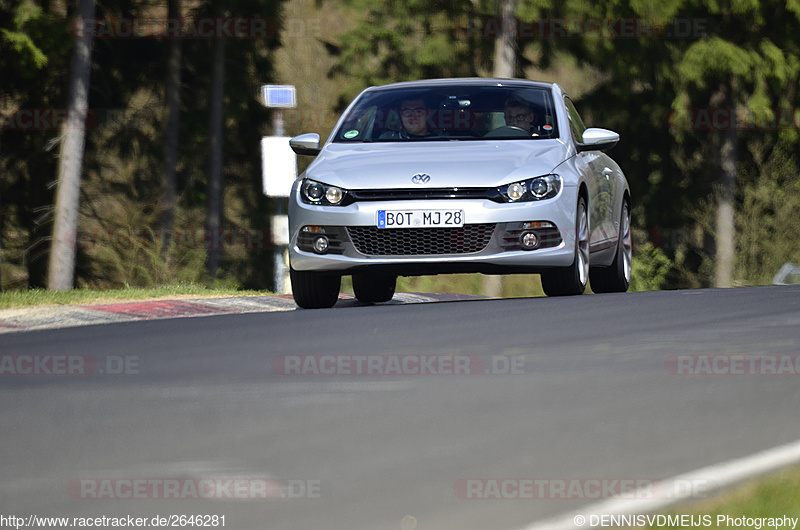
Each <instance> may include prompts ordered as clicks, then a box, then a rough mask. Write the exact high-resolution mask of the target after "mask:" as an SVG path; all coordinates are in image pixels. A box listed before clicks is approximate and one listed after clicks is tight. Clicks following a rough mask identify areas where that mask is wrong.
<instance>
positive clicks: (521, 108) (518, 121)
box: [503, 96, 539, 136]
mask: <svg viewBox="0 0 800 530" xmlns="http://www.w3.org/2000/svg"><path fill="white" fill-rule="evenodd" d="M503 114H504V116H505V119H506V125H508V126H511V127H519V128H520V129H523V130H525V131H527V132H529V133H531V136H539V133H537V132H536V131H535V126H534V125H533V122H534V120H535V119H536V114H535V113H534V112H533V106H532V105H531V104H530V103H529V102H527V101H526V100H524V99H522V98H521V97H519V96H511V97H510V98H508V99H507V100H506V104H505V108H504V111H503Z"/></svg>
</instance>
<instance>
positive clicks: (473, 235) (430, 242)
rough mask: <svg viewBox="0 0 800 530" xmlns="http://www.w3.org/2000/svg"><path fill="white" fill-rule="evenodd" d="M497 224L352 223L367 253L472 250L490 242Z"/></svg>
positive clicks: (354, 234) (352, 230)
mask: <svg viewBox="0 0 800 530" xmlns="http://www.w3.org/2000/svg"><path fill="white" fill-rule="evenodd" d="M494 227H495V225H494V224H479V225H464V226H463V227H460V228H377V227H374V226H349V227H347V232H348V233H349V234H350V239H352V241H353V245H354V246H355V248H356V250H357V251H358V252H360V253H361V254H364V255H367V256H423V255H430V256H435V255H447V254H470V253H474V252H480V251H482V250H483V249H485V248H486V245H488V244H489V240H490V239H491V238H492V233H493V232H494Z"/></svg>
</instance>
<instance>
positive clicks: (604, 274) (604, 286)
mask: <svg viewBox="0 0 800 530" xmlns="http://www.w3.org/2000/svg"><path fill="white" fill-rule="evenodd" d="M632 242H633V237H632V235H631V211H630V207H629V206H628V203H627V202H623V203H622V217H621V219H620V223H619V238H618V240H617V254H616V256H614V262H613V263H612V264H611V265H610V266H609V267H604V268H602V269H601V268H598V269H592V270H591V271H590V272H589V279H590V280H591V282H592V291H594V292H595V293H624V292H625V291H627V290H628V286H629V285H630V284H631V266H632V263H633V261H632V260H633V244H632Z"/></svg>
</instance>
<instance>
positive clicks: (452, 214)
mask: <svg viewBox="0 0 800 530" xmlns="http://www.w3.org/2000/svg"><path fill="white" fill-rule="evenodd" d="M460 226H464V210H378V228H437V227H438V228H441V227H445V228H457V227H460Z"/></svg>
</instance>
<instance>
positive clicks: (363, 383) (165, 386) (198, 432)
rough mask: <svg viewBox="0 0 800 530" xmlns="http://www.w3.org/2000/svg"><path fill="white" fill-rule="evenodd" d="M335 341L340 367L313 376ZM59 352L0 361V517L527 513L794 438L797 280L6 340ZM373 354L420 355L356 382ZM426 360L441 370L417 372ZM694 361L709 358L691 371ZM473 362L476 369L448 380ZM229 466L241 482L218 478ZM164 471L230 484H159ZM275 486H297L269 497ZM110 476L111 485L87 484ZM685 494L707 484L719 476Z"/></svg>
mask: <svg viewBox="0 0 800 530" xmlns="http://www.w3.org/2000/svg"><path fill="white" fill-rule="evenodd" d="M322 354H329V355H331V356H333V357H330V358H329V359H334V364H333V365H331V364H328V365H326V366H327V367H328V368H330V367H331V366H334V369H333V372H334V373H333V374H331V375H316V374H315V373H314V369H315V368H314V366H316V368H317V369H321V368H320V367H321V366H322V365H321V364H320V363H321V361H322V358H321V357H320V355H322ZM59 355H62V356H72V357H75V356H80V359H81V363H83V364H82V365H81V366H82V370H79V371H78V373H72V374H71V375H70V374H68V375H32V374H19V373H18V374H16V375H14V374H10V373H9V365H7V364H6V369H5V372H4V374H5V375H3V376H0V403H2V408H1V409H0V429H2V443H1V444H0V461H2V462H3V472H2V474H0V510H2V512H3V513H5V514H14V515H17V516H24V517H27V516H28V515H30V514H35V515H41V516H45V515H47V516H63V517H100V516H107V517H112V516H127V515H131V516H133V517H146V518H148V520H149V519H151V518H152V517H154V516H156V515H159V516H162V517H165V516H169V515H171V514H178V515H179V514H185V515H190V514H207V515H213V514H216V515H225V517H226V520H225V522H226V524H225V526H226V527H227V528H234V529H237V530H238V529H243V530H248V529H253V530H255V529H310V528H326V529H339V528H341V529H371V530H372V529H383V528H386V529H400V528H406V529H410V528H419V529H440V528H441V529H450V528H457V529H488V528H492V529H505V528H508V529H514V528H521V527H524V526H526V525H528V524H530V523H531V522H534V521H537V520H543V519H547V518H551V517H555V516H557V515H559V514H562V513H565V512H569V511H572V510H575V509H578V508H580V507H582V506H587V505H590V504H592V503H594V502H596V501H597V500H598V497H597V494H599V495H600V499H601V500H602V498H604V497H607V496H609V495H612V494H614V493H619V489H618V488H620V487H621V486H620V484H622V482H621V481H638V482H635V483H638V484H647V483H648V481H650V482H652V481H657V480H659V479H664V478H669V477H673V476H676V475H679V474H682V473H687V472H689V471H692V470H696V469H699V468H703V467H705V466H709V465H712V464H715V463H720V462H726V461H729V460H731V459H735V458H741V457H744V456H747V455H750V454H753V453H755V452H758V451H762V450H765V449H768V448H771V447H774V446H778V445H781V444H786V443H789V442H793V441H796V440H798V439H800V421H798V420H799V419H800V412H799V411H800V386H799V385H798V384H797V382H798V377H800V376H799V375H797V370H796V362H795V361H796V359H797V358H798V355H800V287H797V286H787V287H759V288H741V289H727V290H698V291H674V292H655V293H628V294H609V295H587V296H581V297H569V298H532V299H506V300H471V301H458V302H447V303H421V304H399V305H385V306H374V307H363V306H358V305H356V304H350V305H348V306H346V307H337V308H334V309H332V310H316V311H280V312H271V313H253V314H225V315H217V316H203V317H199V318H182V319H165V320H152V321H136V322H124V323H115V324H104V325H97V326H83V327H75V328H67V329H55V330H42V331H28V332H15V333H6V334H4V335H2V336H0V360H2V359H3V358H8V359H12V360H13V362H12V364H13V363H17V364H13V366H12V367H11V370H14V369H19V368H23V369H24V370H22V371H25V369H28V368H30V366H31V364H30V363H28V364H25V363H21V364H20V362H21V361H20V359H23V358H35V359H38V361H39V362H40V363H41V366H39V368H40V369H41V370H40V371H46V370H48V369H53V367H54V366H56V365H53V364H52V363H53V361H52V359H53V358H55V357H56V356H59ZM313 355H316V357H311V356H313ZM364 355H367V356H378V355H379V356H382V357H381V359H383V360H386V359H390V358H391V359H394V360H395V361H396V362H398V363H401V364H402V363H403V362H407V365H406V366H405V368H404V369H408V370H407V371H406V372H405V373H403V374H401V375H398V374H397V373H396V372H392V371H391V370H389V369H388V367H389V366H390V365H389V364H388V363H387V364H384V365H382V371H380V372H379V375H375V374H374V373H373V374H369V373H361V374H353V373H352V372H354V371H356V372H357V371H358V370H355V369H354V368H353V366H354V363H355V362H356V361H355V360H356V359H357V357H358V356H364ZM712 355H717V356H720V355H721V356H724V357H717V358H714V357H709V356H712ZM756 355H758V356H760V357H759V358H758V362H756V363H755V364H753V362H751V361H749V360H751V359H753V356H756ZM19 356H23V357H19ZM25 356H27V357H25ZM424 356H429V357H430V356H434V358H435V359H436V360H437V362H443V364H441V365H436V366H437V367H438V368H439V369H438V371H436V370H434V371H435V373H427V374H425V375H408V374H409V373H410V372H411V371H413V369H414V367H415V366H416V367H417V368H418V367H419V366H420V365H421V364H424V360H422V359H424V358H428V357H424ZM768 358H770V359H772V360H773V361H775V362H777V365H769V364H768V363H765V362H763V361H764V359H768ZM298 359H300V361H298ZM698 359H705V360H706V361H707V362H708V363H709V364H708V365H706V366H712V370H711V371H710V372H709V371H708V370H707V369H706V368H704V367H703V365H702V364H697V360H698ZM714 359H716V360H717V361H720V362H718V363H717V364H713V363H714V362H715V360H714ZM420 360H422V361H421V362H420ZM687 360H688V361H687ZM295 361H298V362H300V367H301V368H300V371H302V372H303V374H302V375H295V374H294V373H290V372H291V370H292V367H294V366H297V365H296V364H293V363H294V362H295ZM415 361H416V362H418V364H414V362H415ZM336 362H338V363H339V364H335V363H336ZM365 362H366V361H365ZM448 362H450V363H451V364H449V365H448V364H447V363H448ZM683 362H690V364H691V363H696V364H693V365H692V366H691V367H690V372H691V371H692V370H694V371H693V372H691V375H690V374H685V373H682V372H681V370H682V368H681V367H683V368H686V366H687V365H685V364H680V363H683ZM48 363H50V364H48ZM126 363H127V368H126ZM313 363H317V364H316V365H314V364H313ZM348 363H350V364H348ZM459 363H461V364H459ZM463 363H467V364H468V365H469V372H470V373H469V374H466V375H465V374H450V373H446V372H447V371H448V368H447V367H448V366H449V367H450V368H451V370H450V371H453V370H452V368H453V366H456V365H458V366H460V367H461V368H464V364H463ZM748 363H750V364H748ZM790 363H795V364H792V365H791V366H789V364H790ZM2 366H3V365H0V368H2ZM376 366H377V365H376ZM395 366H396V365H395ZM748 366H749V367H750V368H749V369H748ZM753 366H756V369H755V372H756V373H749V372H754V369H753ZM776 366H777V367H778V368H780V371H779V373H780V375H777V372H775V367H776ZM86 367H90V369H88V370H87V368H86ZM510 367H513V368H514V369H513V370H511V369H510ZM743 367H744V368H743ZM765 367H766V368H765ZM770 368H771V370H770ZM742 369H743V370H744V371H743V372H742V375H737V372H740V371H742ZM726 370H727V371H726ZM429 371H430V370H429ZM509 371H512V372H515V373H508V372H509ZM731 371H733V372H734V374H731V373H730V372H731ZM126 372H127V373H126ZM347 372H350V373H347ZM362 372H363V371H362ZM712 374H713V375H712ZM773 374H776V375H773ZM234 479H237V480H239V481H240V482H239V483H238V484H239V485H240V486H241V489H240V490H239V491H238V494H237V491H236V490H235V489H234V490H231V489H230V488H229V487H228V486H225V485H224V484H225V481H226V480H228V481H233V480H234ZM503 480H505V482H503ZM524 480H530V481H532V480H537V481H539V482H537V483H536V484H537V485H541V484H545V486H544V487H543V489H541V490H537V488H534V489H533V492H534V494H533V495H522V496H526V497H527V498H524V499H512V498H509V497H513V494H514V489H513V488H510V489H509V490H507V491H505V492H500V495H499V496H500V497H503V498H502V499H498V498H496V497H497V495H495V493H496V492H495V491H494V490H493V489H492V488H491V485H493V484H512V485H513V484H517V485H521V484H523V481H524ZM169 481H172V483H173V484H174V483H175V481H179V483H180V484H181V485H182V486H181V487H184V485H185V484H186V483H192V484H195V485H203V484H212V483H213V484H217V486H216V487H218V488H219V489H217V490H214V491H215V493H214V497H215V498H213V499H193V498H191V496H192V495H191V491H189V492H186V491H182V493H181V495H179V497H180V498H177V499H176V498H163V497H165V496H167V495H164V493H163V491H162V492H161V493H159V492H158V491H155V492H154V490H153V488H155V487H156V486H154V485H160V486H163V485H164V484H166V483H168V482H169ZM203 481H205V482H203ZM213 481H217V482H213ZM264 481H270V482H268V483H269V484H271V485H279V486H281V487H283V488H284V489H283V495H282V496H283V497H284V498H270V499H263V498H261V497H262V496H263V495H261V493H262V492H263V489H259V488H260V487H261V486H260V485H263V484H264ZM475 481H478V482H475ZM615 481H616V482H615ZM148 482H149V484H150V486H149V488H150V489H148V487H147V486H143V487H142V489H141V491H139V492H137V494H133V493H131V490H125V486H126V485H128V484H139V485H143V484H146V483H148ZM598 483H599V484H602V485H604V486H605V487H606V488H607V490H603V489H602V488H601V489H599V490H598V489H596V488H594V487H589V486H590V485H594V484H598ZM628 483H630V482H628ZM108 484H112V485H113V486H112V490H113V488H114V487H118V488H120V489H119V490H118V491H116V492H113V491H111V492H110V493H109V492H108V491H106V495H105V496H103V495H99V496H100V497H105V498H93V497H97V496H98V495H97V493H98V492H102V491H103V489H102V488H103V487H104V485H106V486H107V485H108ZM220 484H223V485H222V486H220ZM469 484H471V485H472V486H473V487H474V485H475V484H479V485H481V486H480V487H478V488H477V489H476V488H473V489H469V488H470V486H468V485H469ZM93 485H94V486H95V487H97V488H99V489H95V490H92V486H93ZM120 485H122V486H120ZM253 485H259V486H257V487H254V486H253ZM248 486H249V489H248ZM560 486H566V487H567V488H569V491H566V492H565V491H563V490H559V487H560ZM690 486H691V487H694V488H696V489H697V491H696V496H697V497H703V496H704V495H707V490H709V489H711V488H713V484H709V483H705V482H703V481H702V480H699V481H698V483H696V484H692V485H690ZM232 487H234V486H232ZM304 490H305V491H304ZM93 491H94V493H93ZM269 491H270V492H272V493H276V492H277V490H275V489H269ZM126 493H131V494H130V495H127V496H129V497H133V498H114V497H125V496H126ZM528 493H530V492H528ZM565 493H566V495H565ZM269 496H271V495H269ZM137 497H138V498H137ZM173 497H174V496H173ZM229 497H234V498H229ZM235 497H243V498H235ZM293 497H297V498H293ZM479 497H489V498H479ZM565 497H567V498H565ZM741 515H747V514H741ZM775 515H776V516H779V515H781V514H775Z"/></svg>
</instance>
